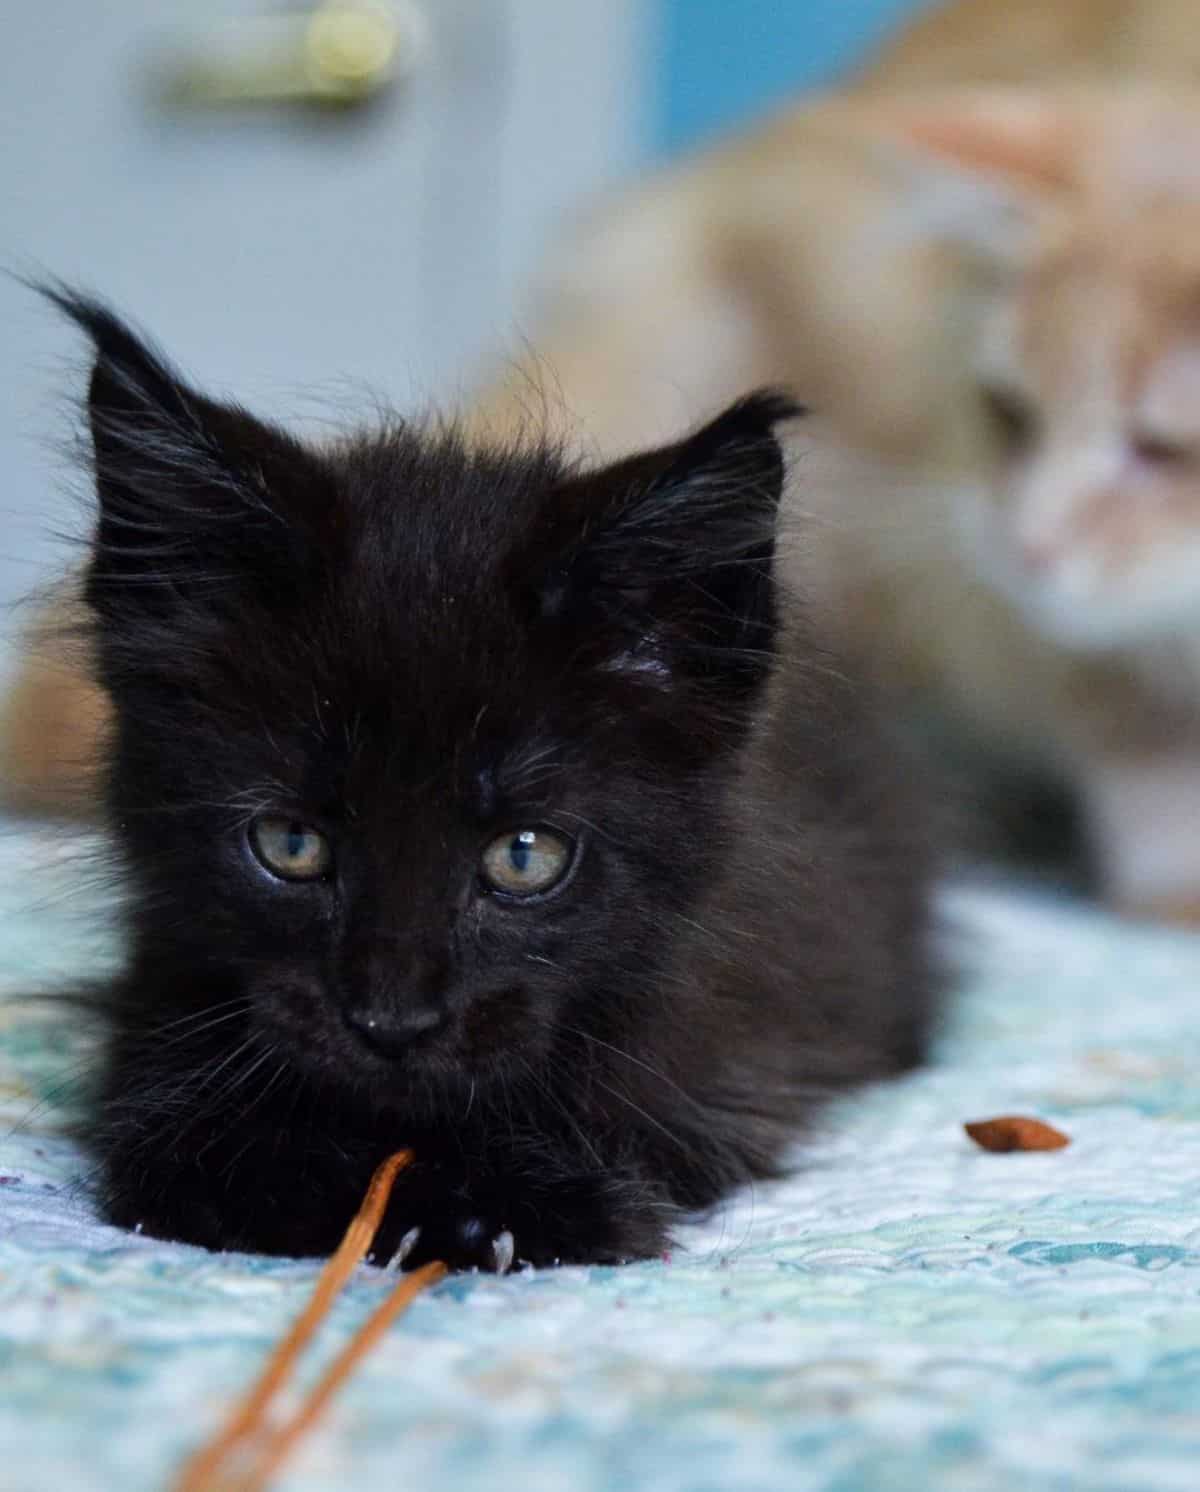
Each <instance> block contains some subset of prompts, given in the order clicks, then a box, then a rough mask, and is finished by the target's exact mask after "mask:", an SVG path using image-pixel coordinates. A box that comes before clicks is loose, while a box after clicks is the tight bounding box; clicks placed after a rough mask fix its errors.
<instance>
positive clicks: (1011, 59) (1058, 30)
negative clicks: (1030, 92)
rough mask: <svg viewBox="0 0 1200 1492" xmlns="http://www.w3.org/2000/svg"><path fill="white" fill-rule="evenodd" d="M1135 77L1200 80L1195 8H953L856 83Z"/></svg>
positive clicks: (1073, 3)
mask: <svg viewBox="0 0 1200 1492" xmlns="http://www.w3.org/2000/svg"><path fill="white" fill-rule="evenodd" d="M1133 76H1140V77H1149V78H1155V79H1158V80H1160V81H1162V82H1166V83H1193V82H1197V81H1200V29H1198V28H1197V25H1196V9H1195V6H1194V5H1193V4H1191V3H1190V0H950V3H949V4H947V5H938V6H934V7H933V8H932V9H930V10H928V11H926V12H922V13H921V14H919V15H918V16H917V18H916V19H915V20H914V21H913V22H912V23H911V24H910V25H908V26H906V27H904V28H903V29H902V30H900V31H899V32H898V33H897V34H896V35H895V36H894V37H893V38H892V39H891V40H890V41H888V42H887V43H885V45H884V46H883V47H882V48H881V49H880V51H879V52H878V53H877V54H876V55H875V56H874V57H872V58H871V59H870V60H869V62H868V64H867V66H866V67H865V68H864V69H863V71H862V73H861V75H860V77H859V78H858V79H857V80H856V81H857V82H858V84H859V86H860V87H862V88H863V89H871V90H874V91H884V92H897V91H901V90H908V89H911V90H917V89H922V90H928V89H931V88H932V89H937V88H943V87H945V86H947V85H955V84H960V83H1017V84H1023V85H1028V84H1034V83H1037V84H1042V83H1054V84H1059V83H1062V82H1064V81H1066V80H1069V79H1074V80H1076V81H1091V82H1095V81H1098V80H1104V79H1124V78H1129V77H1133Z"/></svg>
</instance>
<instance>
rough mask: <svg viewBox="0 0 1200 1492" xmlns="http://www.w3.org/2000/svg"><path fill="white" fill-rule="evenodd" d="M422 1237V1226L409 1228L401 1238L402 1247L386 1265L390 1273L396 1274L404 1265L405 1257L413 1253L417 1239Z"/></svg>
mask: <svg viewBox="0 0 1200 1492" xmlns="http://www.w3.org/2000/svg"><path fill="white" fill-rule="evenodd" d="M420 1237H421V1230H420V1228H410V1229H409V1230H408V1232H407V1233H406V1234H405V1235H404V1237H403V1238H402V1239H401V1240H400V1247H399V1248H398V1249H397V1250H396V1252H395V1253H394V1254H393V1255H392V1257H391V1258H390V1259H389V1260H388V1261H387V1265H386V1266H385V1267H386V1268H387V1270H388V1271H389V1272H390V1273H392V1274H395V1272H396V1271H397V1270H398V1269H400V1268H402V1267H403V1265H404V1261H405V1259H407V1258H408V1256H409V1254H411V1253H412V1251H413V1249H415V1248H416V1246H417V1241H418V1239H419V1238H420Z"/></svg>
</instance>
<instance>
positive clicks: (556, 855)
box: [483, 829, 573, 896]
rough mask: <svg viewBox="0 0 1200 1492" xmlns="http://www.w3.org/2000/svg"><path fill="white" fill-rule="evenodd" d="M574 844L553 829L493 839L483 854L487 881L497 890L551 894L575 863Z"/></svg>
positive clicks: (515, 833)
mask: <svg viewBox="0 0 1200 1492" xmlns="http://www.w3.org/2000/svg"><path fill="white" fill-rule="evenodd" d="M572 850H573V846H572V844H571V841H570V840H569V839H567V838H566V837H565V835H562V834H556V833H555V832H554V830H553V829H517V830H515V831H514V832H513V833H511V834H501V835H500V837H499V839H493V840H492V842H491V844H489V845H488V847H487V849H486V850H484V852H483V878H484V880H485V881H487V883H488V885H489V886H491V887H492V889H493V890H494V891H503V892H505V893H506V894H507V895H509V896H535V895H537V893H538V892H540V891H549V889H550V887H551V886H553V885H556V884H557V883H558V882H559V881H561V880H562V878H563V876H565V875H566V873H567V870H568V869H569V867H570V864H571V854H572Z"/></svg>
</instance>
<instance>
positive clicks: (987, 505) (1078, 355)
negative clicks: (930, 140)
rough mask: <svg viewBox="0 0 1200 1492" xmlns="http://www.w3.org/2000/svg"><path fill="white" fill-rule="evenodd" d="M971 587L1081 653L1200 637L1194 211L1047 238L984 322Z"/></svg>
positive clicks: (1144, 212) (1144, 208) (1199, 258)
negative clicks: (1181, 635) (1007, 603)
mask: <svg viewBox="0 0 1200 1492" xmlns="http://www.w3.org/2000/svg"><path fill="white" fill-rule="evenodd" d="M975 378H976V386H975V387H976V394H977V400H978V403H977V409H978V414H979V417H980V419H981V422H982V424H983V427H984V428H983V439H984V441H985V449H986V451H987V457H986V472H987V480H986V482H985V484H984V487H983V490H982V491H981V492H979V493H978V494H977V495H976V497H975V499H974V500H973V501H972V502H970V503H969V504H968V505H967V511H966V515H965V516H966V524H967V537H968V542H969V544H970V546H971V549H972V551H973V554H974V557H975V561H976V564H977V566H978V568H979V570H980V573H981V574H982V575H983V576H984V577H985V578H986V579H987V580H988V581H989V582H990V583H991V584H993V585H994V586H996V587H997V588H998V589H999V590H1000V591H1001V592H1002V593H1003V594H1005V595H1006V596H1007V597H1008V598H1009V599H1010V600H1011V601H1013V602H1014V603H1015V604H1016V605H1017V606H1018V607H1019V609H1020V610H1021V611H1022V613H1023V614H1024V615H1025V616H1026V618H1027V619H1028V620H1029V621H1030V622H1031V623H1032V624H1033V625H1034V626H1035V627H1037V628H1038V629H1039V630H1040V631H1042V632H1044V633H1046V634H1048V635H1049V636H1051V637H1054V638H1057V639H1059V640H1061V641H1064V642H1068V643H1071V644H1074V645H1077V646H1084V647H1089V646H1090V647H1097V648H1100V647H1109V646H1115V645H1121V644H1126V643H1133V642H1137V641H1139V640H1141V639H1145V638H1150V637H1159V636H1165V635H1169V634H1171V633H1175V632H1179V631H1183V630H1194V629H1195V628H1196V627H1197V626H1200V207H1196V206H1195V205H1192V204H1189V203H1186V202H1179V201H1174V202H1169V201H1165V200H1164V201H1160V202H1158V203H1157V204H1155V203H1151V204H1141V207H1140V209H1139V210H1138V211H1137V212H1136V213H1135V212H1134V211H1133V210H1131V211H1130V212H1129V213H1127V214H1125V215H1123V217H1122V219H1120V220H1118V221H1113V220H1112V218H1111V217H1109V218H1108V219H1100V218H1096V219H1093V220H1092V221H1087V220H1086V219H1085V220H1080V219H1076V221H1075V224H1074V226H1073V228H1072V229H1071V230H1070V231H1069V232H1065V231H1062V230H1061V229H1060V230H1059V231H1058V233H1057V234H1056V235H1054V236H1052V237H1050V238H1048V239H1047V240H1046V241H1045V242H1044V243H1043V245H1042V248H1041V252H1040V254H1039V256H1038V257H1037V258H1036V259H1035V261H1034V262H1033V264H1032V265H1031V266H1030V268H1029V269H1028V271H1027V272H1026V274H1025V275H1024V276H1023V277H1022V278H1021V281H1020V286H1019V288H1018V289H1017V290H1016V291H1015V292H1014V293H1012V294H1011V295H1009V296H1007V297H1005V298H1004V299H1000V300H997V303H996V304H995V305H994V306H993V307H992V309H991V312H990V314H989V315H988V317H987V318H986V321H985V324H984V330H983V336H982V338H981V345H980V351H979V357H978V361H977V365H976V369H975Z"/></svg>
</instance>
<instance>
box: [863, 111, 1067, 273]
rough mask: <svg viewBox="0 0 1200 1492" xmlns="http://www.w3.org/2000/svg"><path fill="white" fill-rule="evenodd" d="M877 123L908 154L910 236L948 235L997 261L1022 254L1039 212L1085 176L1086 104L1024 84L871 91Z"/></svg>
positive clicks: (871, 119)
mask: <svg viewBox="0 0 1200 1492" xmlns="http://www.w3.org/2000/svg"><path fill="white" fill-rule="evenodd" d="M865 118H866V120H867V122H868V126H869V128H870V129H871V130H872V131H873V132H875V133H877V134H878V135H881V136H882V137H884V138H885V139H886V140H887V141H888V142H889V144H891V145H893V146H894V145H899V146H900V148H901V149H902V150H903V151H904V153H905V155H906V157H908V159H909V163H910V165H909V170H910V171H911V179H910V184H909V185H908V187H907V188H906V190H905V192H904V194H903V200H902V204H901V208H900V212H899V214H898V223H899V228H900V236H901V237H903V239H905V240H906V241H908V242H941V243H947V244H951V245H956V246H958V247H960V248H965V249H967V250H969V251H970V252H971V253H972V254H973V255H975V256H978V257H979V258H980V259H981V260H983V261H984V262H988V263H993V264H998V265H1000V266H1004V267H1010V268H1011V267H1013V266H1015V265H1018V264H1019V263H1021V261H1022V259H1023V256H1024V253H1025V251H1026V248H1027V246H1028V243H1029V236H1030V232H1031V229H1032V227H1033V224H1034V223H1035V221H1036V220H1037V216H1038V214H1039V213H1040V212H1041V211H1042V209H1044V208H1045V207H1046V205H1047V204H1049V203H1051V202H1053V201H1055V200H1056V199H1057V198H1059V197H1061V196H1062V195H1063V194H1064V193H1066V192H1067V191H1069V189H1070V187H1071V185H1072V183H1073V182H1074V181H1075V180H1076V178H1077V172H1078V161H1079V154H1080V143H1081V142H1080V114H1079V111H1078V109H1076V108H1073V107H1070V101H1069V100H1068V99H1065V98H1062V97H1059V96H1058V95H1053V96H1045V95H1044V94H1042V93H1039V92H1035V91H1032V90H1022V89H1000V88H997V89H963V90H955V91H951V92H949V93H944V94H935V95H934V96H933V97H927V96H925V95H920V96H916V97H912V96H908V95H901V96H899V97H897V98H895V99H891V98H888V99H882V100H878V101H876V100H871V102H870V103H869V104H868V105H866V108H865Z"/></svg>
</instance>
